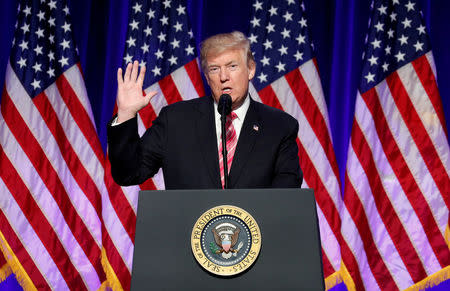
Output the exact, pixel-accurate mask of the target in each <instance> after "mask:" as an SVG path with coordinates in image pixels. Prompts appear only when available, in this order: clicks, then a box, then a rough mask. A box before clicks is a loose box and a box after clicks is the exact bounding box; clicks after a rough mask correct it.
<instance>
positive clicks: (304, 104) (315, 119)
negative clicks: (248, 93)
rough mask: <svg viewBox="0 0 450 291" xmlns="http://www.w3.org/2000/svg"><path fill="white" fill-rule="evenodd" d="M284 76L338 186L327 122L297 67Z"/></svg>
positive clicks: (337, 174) (336, 169)
mask: <svg viewBox="0 0 450 291" xmlns="http://www.w3.org/2000/svg"><path fill="white" fill-rule="evenodd" d="M285 78H286V80H287V82H288V84H289V86H290V87H291V90H292V92H293V93H294V96H295V98H296V99H297V102H298V104H299V106H300V107H301V108H302V111H303V113H304V114H305V117H306V119H307V120H308V123H309V124H310V125H311V128H312V130H313V131H314V133H315V135H316V137H317V139H318V141H319V143H320V144H321V145H322V148H323V150H324V152H325V155H326V156H327V159H328V161H329V163H330V165H331V168H332V169H333V172H334V175H335V176H336V178H337V180H338V182H339V187H340V180H339V168H338V165H337V161H336V159H335V155H334V149H333V143H332V141H331V138H330V136H329V134H328V127H327V123H326V122H325V119H324V117H323V115H322V114H321V112H320V109H319V107H318V106H317V103H316V101H315V100H314V97H313V96H312V94H311V91H309V88H308V85H307V84H306V82H305V79H304V78H303V76H302V74H301V73H300V71H299V70H298V69H295V70H293V71H291V72H289V73H288V74H286V75H285Z"/></svg>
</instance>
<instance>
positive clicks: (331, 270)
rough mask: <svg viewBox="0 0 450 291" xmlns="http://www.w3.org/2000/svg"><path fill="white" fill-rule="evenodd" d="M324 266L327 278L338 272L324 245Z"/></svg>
mask: <svg viewBox="0 0 450 291" xmlns="http://www.w3.org/2000/svg"><path fill="white" fill-rule="evenodd" d="M322 266H323V274H324V277H325V278H326V277H328V276H330V275H331V274H333V273H334V272H336V270H335V269H334V268H333V265H332V264H331V263H330V260H329V259H328V257H327V254H326V253H325V252H324V250H323V247H322Z"/></svg>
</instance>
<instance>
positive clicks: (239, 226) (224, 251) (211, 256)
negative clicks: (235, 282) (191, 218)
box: [191, 205, 261, 276]
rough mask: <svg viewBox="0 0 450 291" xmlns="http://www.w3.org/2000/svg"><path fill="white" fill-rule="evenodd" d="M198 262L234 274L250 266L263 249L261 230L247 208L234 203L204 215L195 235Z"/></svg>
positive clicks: (192, 238)
mask: <svg viewBox="0 0 450 291" xmlns="http://www.w3.org/2000/svg"><path fill="white" fill-rule="evenodd" d="M191 246H192V252H193V254H194V257H195V259H196V260H197V262H198V263H199V264H200V266H202V267H203V268H204V269H205V270H207V271H209V272H211V273H214V274H216V275H219V276H232V275H236V274H239V273H241V272H243V271H245V270H246V269H248V268H249V267H250V266H251V265H252V264H253V263H254V262H255V260H256V258H257V257H258V254H259V251H260V249H261V232H260V230H259V226H258V224H257V223H256V221H255V219H254V218H253V217H252V216H251V215H250V214H249V213H248V212H246V211H245V210H243V209H241V208H239V207H236V206H230V205H222V206H217V207H214V208H211V209H209V210H208V211H206V212H205V213H203V214H202V216H200V218H199V219H198V220H197V222H196V223H195V225H194V228H193V230H192V235H191Z"/></svg>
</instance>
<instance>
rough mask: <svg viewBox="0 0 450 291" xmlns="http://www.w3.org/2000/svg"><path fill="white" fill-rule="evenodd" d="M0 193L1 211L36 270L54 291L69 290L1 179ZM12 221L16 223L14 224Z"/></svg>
mask: <svg viewBox="0 0 450 291" xmlns="http://www.w3.org/2000/svg"><path fill="white" fill-rule="evenodd" d="M0 192H1V193H2V195H0V205H1V209H2V211H3V213H4V214H5V216H6V219H8V222H9V225H10V226H11V228H12V229H13V230H14V233H15V234H16V235H17V237H18V238H19V239H20V241H21V243H22V245H23V247H24V248H25V250H26V251H27V253H28V254H29V255H30V257H31V258H32V259H33V263H34V264H35V265H36V268H38V269H39V271H40V272H41V274H42V276H43V277H44V279H45V280H46V282H47V284H49V286H50V287H51V288H52V289H53V290H67V289H69V288H68V286H67V285H66V283H65V280H64V278H63V277H62V275H61V273H60V272H59V270H58V267H57V266H56V265H55V264H54V262H53V259H52V258H51V257H50V255H49V254H48V252H47V250H46V249H45V247H44V246H43V245H42V243H41V240H40V239H39V237H38V236H37V234H36V233H35V232H34V230H33V228H32V227H31V226H30V225H29V224H28V221H27V220H26V218H25V215H23V213H22V210H21V209H20V207H19V206H18V205H17V203H16V200H15V199H14V197H13V196H12V195H11V193H10V192H9V190H8V188H7V187H6V185H5V184H4V182H3V180H2V179H1V178H0ZM12 221H13V222H14V223H12ZM17 227H19V228H20V231H18V229H17ZM24 242H26V243H24Z"/></svg>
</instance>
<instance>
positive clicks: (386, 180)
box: [351, 82, 448, 274]
mask: <svg viewBox="0 0 450 291" xmlns="http://www.w3.org/2000/svg"><path fill="white" fill-rule="evenodd" d="M382 83H384V84H386V83H385V82H382ZM386 100H389V101H392V98H386ZM359 105H360V106H359V107H358V110H357V112H356V113H355V121H356V122H357V123H358V124H359V126H360V128H361V131H362V132H363V134H365V133H368V132H371V133H374V134H371V135H366V137H365V138H366V141H367V144H368V145H369V147H370V151H371V152H372V156H373V157H376V159H377V165H376V166H377V172H378V174H379V175H380V178H381V182H382V184H383V188H384V190H385V192H386V194H387V196H388V198H389V200H390V201H391V204H392V206H393V207H394V210H395V212H396V213H397V216H398V218H399V220H400V221H401V223H402V227H403V229H405V231H406V233H407V234H408V237H409V238H408V239H409V240H410V241H411V243H412V244H413V246H414V248H415V249H416V250H420V251H417V252H416V253H417V255H418V256H419V258H420V259H421V261H422V264H423V262H424V261H425V260H426V262H427V264H423V265H424V267H425V270H426V271H427V273H428V274H432V273H434V272H433V270H436V271H437V270H439V269H440V264H439V262H438V261H437V258H436V256H435V254H434V252H433V249H432V248H431V246H430V244H429V243H428V240H427V239H426V237H427V236H426V233H425V231H424V230H423V227H422V225H421V223H420V220H419V218H418V217H417V215H416V213H415V212H414V211H411V209H413V207H412V205H411V203H410V202H409V200H408V198H407V197H406V194H405V192H404V191H403V189H402V187H401V185H400V181H398V179H397V177H396V176H395V173H394V171H393V170H392V168H391V166H390V163H389V160H388V159H387V157H386V155H385V153H384V150H383V146H382V144H381V142H380V139H379V137H378V136H377V135H376V130H375V124H374V122H373V119H372V118H373V117H372V118H368V116H371V113H370V111H369V109H368V108H367V107H366V104H365V102H361V103H360V104H359ZM394 107H395V106H394ZM388 108H389V107H388ZM391 108H392V109H393V107H391ZM360 115H361V116H360ZM395 117H396V116H395V115H394V116H391V117H390V118H388V119H389V120H396V122H395V124H397V125H398V124H399V123H400V121H399V120H401V119H396V118H395ZM403 156H404V155H403ZM410 169H411V168H410ZM351 173H352V175H354V174H353V172H351ZM359 179H360V178H359ZM418 184H419V183H418ZM367 187H368V185H367ZM361 189H363V188H361ZM368 203H369V202H368ZM367 205H370V204H367ZM408 212H409V213H410V215H407V216H405V215H401V214H402V213H408ZM447 218H448V217H447ZM428 268H429V269H428Z"/></svg>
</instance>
